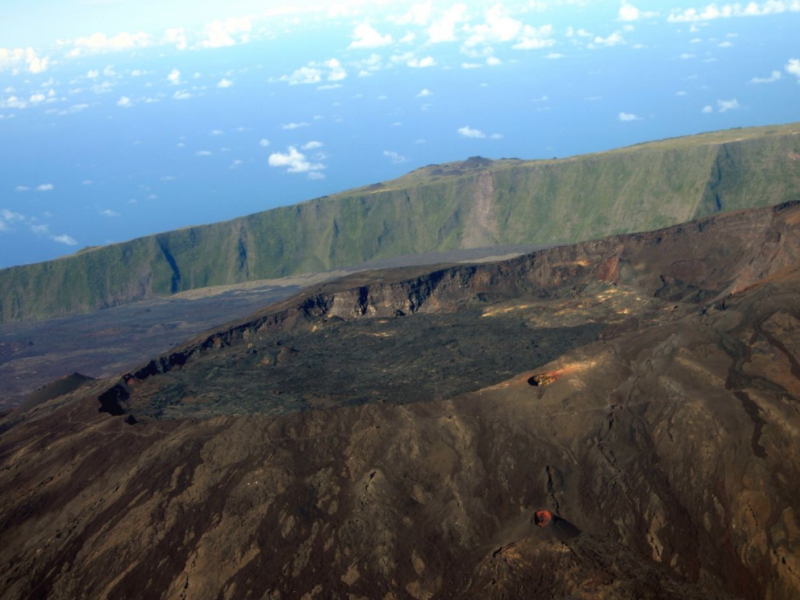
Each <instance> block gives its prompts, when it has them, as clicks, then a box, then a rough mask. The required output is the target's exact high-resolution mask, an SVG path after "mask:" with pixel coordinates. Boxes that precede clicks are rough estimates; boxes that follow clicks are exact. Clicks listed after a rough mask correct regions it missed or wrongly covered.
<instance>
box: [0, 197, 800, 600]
mask: <svg viewBox="0 0 800 600" xmlns="http://www.w3.org/2000/svg"><path fill="white" fill-rule="evenodd" d="M799 291H800V204H798V203H789V204H783V205H779V206H776V207H771V208H764V209H757V210H750V211H741V212H734V213H730V214H725V215H718V216H710V217H705V218H702V219H700V220H697V221H693V222H690V223H687V224H684V225H680V226H675V227H671V228H669V229H662V230H658V231H654V232H650V233H641V234H632V235H625V236H620V237H612V238H606V239H602V240H599V241H593V242H586V243H581V244H576V245H572V246H562V247H557V248H551V249H548V250H543V251H539V252H536V253H533V254H529V255H525V256H522V257H519V258H517V259H513V260H510V261H505V262H498V263H492V264H482V265H474V266H469V265H468V266H464V265H459V266H450V267H442V268H439V269H436V270H433V271H431V270H430V269H427V270H426V269H425V268H407V269H400V270H390V271H382V272H372V273H361V274H356V275H353V276H351V277H348V278H346V279H343V280H340V281H337V282H333V283H329V284H325V285H322V286H319V287H317V288H314V289H310V290H308V291H306V292H304V293H302V294H301V295H299V296H296V297H294V298H292V299H290V300H287V301H284V302H282V303H281V304H278V305H275V306H272V307H269V308H267V309H265V310H263V311H261V312H260V313H256V314H254V315H252V316H251V317H249V318H246V319H243V320H240V321H237V322H233V323H230V324H229V325H227V326H225V327H222V328H219V329H218V330H214V331H211V332H209V333H207V334H204V335H203V336H200V337H197V338H195V339H193V340H192V341H190V342H188V343H186V344H184V345H183V346H181V347H179V348H176V349H175V350H174V351H172V352H170V353H168V354H165V355H162V356H159V357H157V358H155V359H153V360H152V361H150V362H148V363H146V364H144V365H142V367H141V368H140V369H137V370H134V371H132V372H130V373H127V374H125V375H123V376H121V377H119V378H118V379H113V380H104V381H86V382H81V383H80V384H79V385H80V387H78V388H77V389H73V390H72V391H70V392H68V393H66V394H64V395H61V396H58V397H47V396H42V397H39V398H37V399H34V400H32V401H31V402H29V403H28V404H27V405H26V406H25V408H24V409H18V410H17V411H15V412H11V413H10V414H7V415H6V416H5V417H3V419H2V421H0V490H1V492H0V596H2V597H3V598H9V599H17V598H19V599H22V598H51V599H59V598H63V599H66V598H188V599H205V598H209V599H211V598H257V599H262V598H273V599H278V598H280V599H282V600H283V599H289V598H305V599H313V598H317V599H322V598H343V599H344V598H348V599H349V598H380V599H387V600H388V599H392V598H394V599H400V598H414V599H430V598H476V599H477V598H481V599H485V598H520V597H524V598H533V599H539V598H541V599H545V598H547V599H549V598H581V599H589V598H591V599H617V598H637V599H643V598H649V599H655V598H664V599H666V598H697V599H700V598H746V599H752V600H755V599H766V598H769V599H772V600H790V599H793V598H797V597H798V595H800V521H798V514H797V512H798V510H800V506H799V504H800V500H798V498H800V444H799V443H798V442H799V441H800V365H798V357H800V320H799V319H800V300H798V298H800V295H798V292H799ZM52 395H53V394H51V396H52ZM545 510H546V511H549V512H550V513H551V514H552V515H553V519H552V520H550V521H549V522H548V521H545V522H541V520H540V518H537V516H536V515H537V511H545ZM541 514H542V513H540V515H541ZM542 525H545V526H542Z"/></svg>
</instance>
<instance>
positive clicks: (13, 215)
mask: <svg viewBox="0 0 800 600" xmlns="http://www.w3.org/2000/svg"><path fill="white" fill-rule="evenodd" d="M0 219H3V220H4V221H5V222H6V223H15V222H17V221H25V215H21V214H20V213H18V212H13V211H10V210H8V209H7V208H4V209H2V210H0Z"/></svg>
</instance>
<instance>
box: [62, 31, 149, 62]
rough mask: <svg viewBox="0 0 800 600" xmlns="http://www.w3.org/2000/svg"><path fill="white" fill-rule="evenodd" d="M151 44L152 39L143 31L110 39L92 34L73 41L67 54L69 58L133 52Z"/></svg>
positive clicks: (100, 34) (99, 34)
mask: <svg viewBox="0 0 800 600" xmlns="http://www.w3.org/2000/svg"><path fill="white" fill-rule="evenodd" d="M151 43H152V37H151V36H150V35H149V34H147V33H145V32H143V31H140V32H139V33H127V32H123V33H120V34H117V35H115V36H111V37H109V36H107V35H106V34H105V33H94V34H92V35H90V36H87V37H79V38H78V39H77V40H75V42H73V46H74V47H73V49H72V50H71V51H70V53H69V54H70V56H81V55H82V54H94V53H100V52H119V51H121V50H135V49H137V48H146V47H148V46H150V45H151Z"/></svg>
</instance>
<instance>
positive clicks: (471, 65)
mask: <svg viewBox="0 0 800 600" xmlns="http://www.w3.org/2000/svg"><path fill="white" fill-rule="evenodd" d="M482 66H483V65H482V64H480V63H470V62H464V63H461V68H462V69H480V68H481V67H482Z"/></svg>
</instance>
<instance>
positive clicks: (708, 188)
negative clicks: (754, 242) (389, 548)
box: [0, 123, 800, 323]
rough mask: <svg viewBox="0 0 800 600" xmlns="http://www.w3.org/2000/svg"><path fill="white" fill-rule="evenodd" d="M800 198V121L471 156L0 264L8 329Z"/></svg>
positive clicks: (0, 297) (2, 316) (1, 314)
mask: <svg viewBox="0 0 800 600" xmlns="http://www.w3.org/2000/svg"><path fill="white" fill-rule="evenodd" d="M798 197H800V123H790V124H786V125H774V126H768V127H755V128H747V129H733V130H728V131H719V132H713V133H705V134H700V135H694V136H689V137H682V138H675V139H668V140H662V141H658V142H651V143H647V144H640V145H637V146H632V147H629V148H622V149H618V150H613V151H608V152H599V153H595V154H589V155H585V156H577V157H571V158H566V159H561V160H555V159H554V160H517V159H503V160H497V161H490V160H486V159H482V158H477V157H476V158H472V159H469V160H466V161H461V162H456V163H449V164H444V165H431V166H429V167H424V168H421V169H418V170H416V171H414V172H412V173H409V174H408V175H406V176H403V177H400V178H399V179H396V180H393V181H387V182H383V183H377V184H374V185H371V186H365V187H362V188H358V189H354V190H349V191H346V192H342V193H339V194H335V195H332V196H329V197H323V198H317V199H315V200H310V201H308V202H303V203H301V204H297V205H294V206H285V207H280V208H276V209H273V210H268V211H264V212H260V213H256V214H253V215H249V216H246V217H242V218H239V219H234V220H232V221H227V222H223V223H214V224H211V225H203V226H198V227H187V228H184V229H180V230H176V231H169V232H165V233H160V234H158V235H151V236H147V237H142V238H138V239H134V240H131V241H128V242H124V243H119V244H112V245H109V246H103V247H99V248H89V249H84V250H82V251H80V252H78V253H77V254H75V255H73V256H68V257H64V258H62V259H58V260H53V261H48V262H44V263H38V264H33V265H24V266H19V267H13V268H9V269H2V270H0V323H3V322H12V321H20V320H27V319H46V318H51V317H54V316H62V315H68V314H76V313H86V312H91V311H93V310H97V309H99V308H106V307H110V306H117V305H120V304H125V303H128V302H132V301H135V300H139V299H142V298H152V297H155V296H167V295H171V294H176V293H179V292H185V291H187V290H194V289H199V288H205V287H209V286H222V285H232V284H238V283H242V282H248V281H258V280H265V279H276V278H280V277H286V276H289V275H297V274H302V273H318V272H322V271H329V270H332V269H337V268H340V267H346V266H351V265H356V264H360V263H363V262H366V261H370V260H375V259H383V260H385V259H391V258H393V257H398V256H404V255H412V254H422V253H428V252H452V251H455V250H459V249H465V248H479V247H486V246H492V245H496V244H512V245H514V244H530V245H540V246H543V245H551V244H554V243H558V244H563V243H574V242H581V241H585V240H589V239H597V238H601V237H604V236H609V235H617V234H621V233H630V232H634V231H647V230H651V229H657V228H660V227H667V226H671V225H675V224H677V223H681V222H684V221H689V220H691V219H695V218H698V217H702V216H706V215H710V214H716V213H719V212H722V211H731V210H739V209H743V208H753V207H758V206H769V205H774V204H778V203H779V202H785V201H790V200H794V199H797V198H798Z"/></svg>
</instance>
